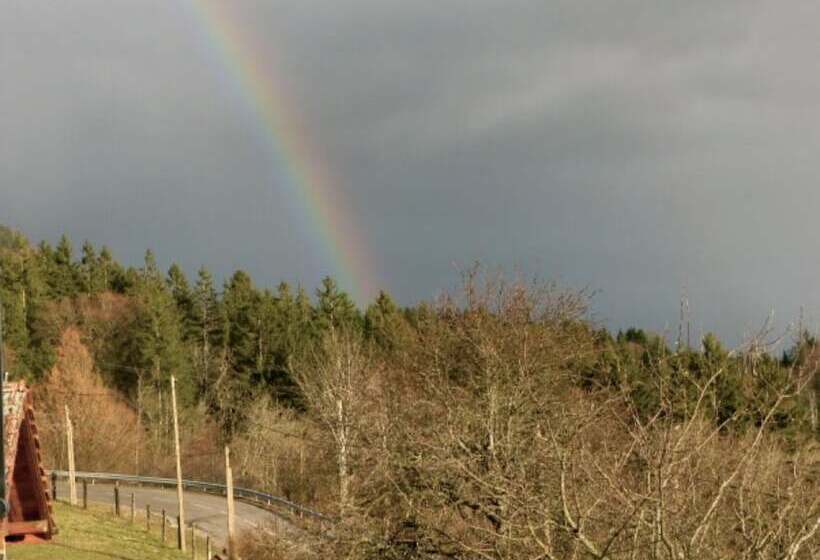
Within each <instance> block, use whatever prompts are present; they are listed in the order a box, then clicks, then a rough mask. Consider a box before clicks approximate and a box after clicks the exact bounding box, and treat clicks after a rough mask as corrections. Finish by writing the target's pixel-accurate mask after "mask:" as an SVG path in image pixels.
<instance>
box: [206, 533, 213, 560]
mask: <svg viewBox="0 0 820 560" xmlns="http://www.w3.org/2000/svg"><path fill="white" fill-rule="evenodd" d="M205 558H206V560H211V558H213V554H212V552H211V535H206V536H205Z"/></svg>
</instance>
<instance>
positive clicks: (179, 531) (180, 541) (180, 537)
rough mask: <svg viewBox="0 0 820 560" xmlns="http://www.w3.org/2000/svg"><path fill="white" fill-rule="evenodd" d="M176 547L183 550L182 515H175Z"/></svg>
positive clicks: (183, 530)
mask: <svg viewBox="0 0 820 560" xmlns="http://www.w3.org/2000/svg"><path fill="white" fill-rule="evenodd" d="M177 548H179V549H180V550H181V551H183V552H185V529H183V528H182V517H180V516H179V515H177Z"/></svg>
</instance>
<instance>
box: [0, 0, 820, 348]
mask: <svg viewBox="0 0 820 560" xmlns="http://www.w3.org/2000/svg"><path fill="white" fill-rule="evenodd" d="M10 4H11V6H10V9H8V10H5V11H4V14H3V16H2V17H0V49H2V50H0V72H2V74H1V75H2V84H0V126H2V132H3V134H2V136H0V193H1V194H2V203H0V221H3V222H7V223H11V224H13V225H17V226H19V227H21V228H23V229H24V230H25V231H27V232H28V233H29V234H30V235H31V236H32V237H34V238H37V239H39V238H43V237H45V238H51V239H53V238H55V237H56V236H58V235H59V233H61V232H62V231H63V230H66V231H68V232H69V233H70V235H71V236H72V237H73V238H75V239H76V240H80V239H82V238H85V237H88V238H90V239H92V240H94V241H96V242H108V243H109V244H111V245H112V246H113V248H114V249H115V251H116V252H117V253H118V254H120V255H122V256H124V257H125V258H126V259H127V260H129V261H130V262H137V261H138V260H139V258H140V256H141V253H142V251H143V250H144V249H145V248H146V247H152V248H154V249H156V250H157V252H158V254H159V255H160V257H161V259H162V260H163V261H164V262H165V263H168V262H169V260H170V259H171V258H174V257H177V258H180V260H181V261H182V263H183V264H184V265H185V266H186V267H187V268H188V269H189V270H192V269H193V268H194V267H196V266H198V265H199V264H200V263H206V264H208V265H210V266H211V267H212V268H214V269H216V270H217V271H218V272H220V273H223V274H224V273H226V272H228V271H229V270H230V269H231V268H233V267H238V266H242V267H244V268H247V269H249V270H250V271H251V272H252V273H253V274H254V276H255V277H257V278H258V280H259V281H260V282H261V283H265V284H273V283H274V282H276V281H278V280H279V279H282V278H284V279H289V280H292V281H301V282H303V283H305V284H307V285H308V286H312V285H315V284H316V282H317V281H318V279H319V277H320V275H321V274H324V273H328V272H332V267H331V265H332V263H330V262H326V260H327V259H326V255H325V254H324V253H323V251H322V248H321V247H317V246H316V245H315V243H314V242H313V236H312V233H311V231H310V228H311V224H310V223H309V221H308V220H307V218H306V217H305V216H303V215H299V212H296V211H295V210H294V205H293V201H292V200H291V198H292V197H291V196H290V195H289V194H288V190H287V189H286V188H284V187H283V186H282V185H281V184H280V183H279V182H278V181H277V178H278V177H280V176H281V174H279V173H277V172H276V171H275V170H272V169H271V166H272V165H273V164H274V163H275V162H271V161H270V159H269V157H268V154H267V152H266V150H265V146H264V142H263V141H262V139H261V138H260V131H259V125H258V124H257V123H255V122H254V114H253V112H252V110H250V109H249V108H248V106H247V104H245V103H244V101H242V99H241V97H239V96H237V91H236V87H235V84H231V83H230V82H229V81H227V80H226V79H225V73H224V69H221V68H220V67H219V64H218V60H217V58H216V57H215V55H214V54H213V52H212V51H211V50H210V47H209V46H208V45H207V41H206V39H204V37H205V35H204V34H203V32H202V30H201V29H198V28H197V25H196V23H195V19H194V18H193V17H192V15H191V13H190V9H189V8H188V7H186V5H187V4H186V3H184V2H180V3H174V2H171V3H169V2H159V1H155V0H142V1H139V2H137V1H129V2H127V1H118V2H111V1H105V2H103V1H98V2H92V1H88V0H82V1H81V0H78V1H75V2H71V3H55V2H45V1H40V2H36V1H35V2H31V1H29V2H17V1H13V2H11V3H10ZM231 4H232V5H233V8H232V11H233V12H234V13H236V14H237V21H238V22H239V25H241V26H242V29H243V32H244V33H247V34H248V35H249V36H254V37H256V39H257V40H256V42H255V44H257V45H258V48H259V49H260V50H259V52H258V53H257V54H258V56H259V59H260V60H261V61H274V60H278V61H279V62H278V65H277V66H275V67H274V66H271V72H275V73H276V75H277V77H278V80H279V81H280V82H281V83H282V84H285V85H286V87H287V88H288V89H289V90H290V91H291V93H292V96H293V98H294V99H297V100H298V112H299V114H301V115H302V117H303V118H304V121H305V122H304V125H305V127H306V128H307V129H308V130H309V131H310V132H311V134H312V137H313V140H314V142H315V143H316V144H317V146H318V149H319V153H320V154H321V155H322V158H323V159H325V160H326V161H327V162H328V163H329V165H330V166H331V167H332V168H333V169H335V174H336V175H337V177H338V178H339V185H338V193H339V194H338V195H339V196H344V197H347V198H350V199H351V201H352V203H353V204H352V206H353V207H355V208H356V215H355V216H354V217H353V218H354V219H355V220H356V221H357V224H358V226H359V227H360V228H361V229H362V230H363V231H365V232H366V233H367V236H368V238H369V240H370V246H371V250H372V252H373V255H374V259H375V260H376V262H377V263H378V265H379V266H380V267H381V269H382V273H383V276H384V280H385V282H386V287H387V288H388V289H389V290H390V291H391V292H393V293H395V294H396V295H397V296H398V297H399V298H400V299H401V300H402V301H405V302H410V301H414V300H416V299H418V298H426V297H429V296H431V295H432V294H434V293H435V292H436V291H438V290H440V289H442V288H446V287H447V286H449V285H451V284H452V282H453V279H454V270H453V267H452V262H453V261H460V262H469V261H471V260H473V259H476V258H478V259H481V260H482V261H485V262H487V263H490V264H502V265H505V266H507V267H516V266H518V267H521V268H523V269H525V270H528V271H530V272H532V273H534V274H538V275H541V276H550V277H558V278H560V279H562V280H564V281H565V282H566V283H569V284H572V285H575V286H590V287H592V288H595V289H600V290H601V294H600V295H599V296H598V299H597V304H596V312H597V314H598V316H599V317H600V318H602V319H604V320H607V321H609V324H610V325H612V326H619V325H623V324H629V323H633V322H641V323H643V324H646V325H648V326H651V327H654V328H658V329H662V328H664V326H665V325H673V324H674V321H675V318H676V307H677V300H678V297H679V293H680V291H681V289H682V288H683V287H684V286H685V287H686V289H687V291H688V292H689V294H690V298H691V299H692V307H693V310H694V316H695V323H696V324H695V327H696V332H697V331H698V330H700V329H704V330H710V329H714V330H718V331H719V332H720V333H721V334H723V335H724V336H726V337H728V338H729V339H730V340H732V341H737V340H738V339H739V337H740V336H742V335H743V333H744V331H747V330H749V329H751V328H753V326H754V325H755V324H757V323H758V322H759V321H760V320H762V318H763V317H764V316H765V315H766V314H767V312H768V310H769V309H770V308H772V307H774V308H775V309H777V310H778V311H779V313H780V315H781V318H783V319H788V318H790V317H792V316H794V315H796V313H797V310H798V308H799V306H800V305H805V306H806V309H807V312H808V314H809V316H812V313H814V315H815V316H816V315H817V312H818V311H820V294H819V293H818V291H817V290H816V288H815V285H816V284H817V279H818V275H820V262H818V260H817V259H816V258H815V256H814V253H815V251H814V243H813V241H812V240H813V238H814V237H816V236H817V234H818V231H817V229H818V228H817V226H816V225H815V223H816V220H815V218H814V215H815V214H816V213H817V209H818V208H820V200H819V199H820V194H818V190H817V188H816V187H815V185H816V184H817V183H818V181H817V179H818V175H819V174H820V173H818V171H820V167H819V166H818V163H817V161H818V158H817V156H816V152H817V146H818V141H817V140H818V138H817V137H818V132H817V131H818V130H820V126H818V125H820V78H818V77H817V73H816V72H813V71H812V69H813V68H814V61H815V60H816V58H817V54H818V50H819V49H818V47H820V45H818V42H820V40H818V37H820V33H818V31H820V30H818V25H820V24H818V23H817V22H818V21H820V18H818V16H819V15H820V8H817V7H815V6H814V5H812V4H810V3H802V2H780V3H773V2H739V1H738V2H733V1H723V2H714V1H710V2H706V1H702V2H701V1H693V2H675V3H671V2H650V1H629V0H626V1H624V0H621V1H603V0H596V1H578V0H573V1H566V2H560V1H557V2H544V1H519V0H509V1H503V2H502V1H499V0H494V1H488V0H446V1H443V2H404V1H402V2H398V1H394V2H389V1H384V0H378V1H377V0H348V1H338V0H335V1H331V0H314V1H305V2H292V1H289V2H283V1H267V2H263V1H245V2H232V3H231ZM271 64H272V62H271ZM274 68H275V69H274ZM672 328H674V326H672Z"/></svg>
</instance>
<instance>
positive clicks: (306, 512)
mask: <svg viewBox="0 0 820 560" xmlns="http://www.w3.org/2000/svg"><path fill="white" fill-rule="evenodd" d="M48 474H49V475H50V476H51V475H54V476H58V477H60V478H68V471H61V470H53V471H48ZM74 474H75V476H76V478H79V479H86V480H99V481H105V482H126V483H129V484H148V485H152V486H162V487H170V488H176V486H177V481H176V479H175V478H159V477H153V476H137V475H132V474H117V473H92V472H79V471H78V472H76V473H74ZM182 487H183V489H185V490H193V491H195V492H202V493H205V494H208V493H214V494H222V495H225V494H227V490H228V489H227V487H226V486H225V485H224V484H218V483H216V482H202V481H198V480H183V481H182ZM233 495H234V497H235V498H238V499H241V500H244V501H247V502H250V503H252V504H256V505H260V506H267V507H272V506H274V505H276V506H280V507H283V508H285V509H287V510H289V511H290V512H291V513H293V514H296V515H299V516H300V517H305V516H306V517H311V518H313V519H317V520H319V521H323V522H333V521H335V519H334V518H333V517H330V516H329V515H326V514H324V513H321V512H318V511H315V510H312V509H310V508H307V507H305V506H302V505H299V504H297V503H294V502H291V501H290V500H287V499H285V498H282V497H280V496H274V495H272V494H267V493H265V492H259V491H257V490H249V489H247V488H236V487H234V489H233Z"/></svg>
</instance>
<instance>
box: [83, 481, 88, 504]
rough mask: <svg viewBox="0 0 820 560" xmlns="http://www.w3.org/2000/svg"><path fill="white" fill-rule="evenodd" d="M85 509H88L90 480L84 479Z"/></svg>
mask: <svg viewBox="0 0 820 560" xmlns="http://www.w3.org/2000/svg"><path fill="white" fill-rule="evenodd" d="M83 509H88V481H87V480H86V479H83Z"/></svg>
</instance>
